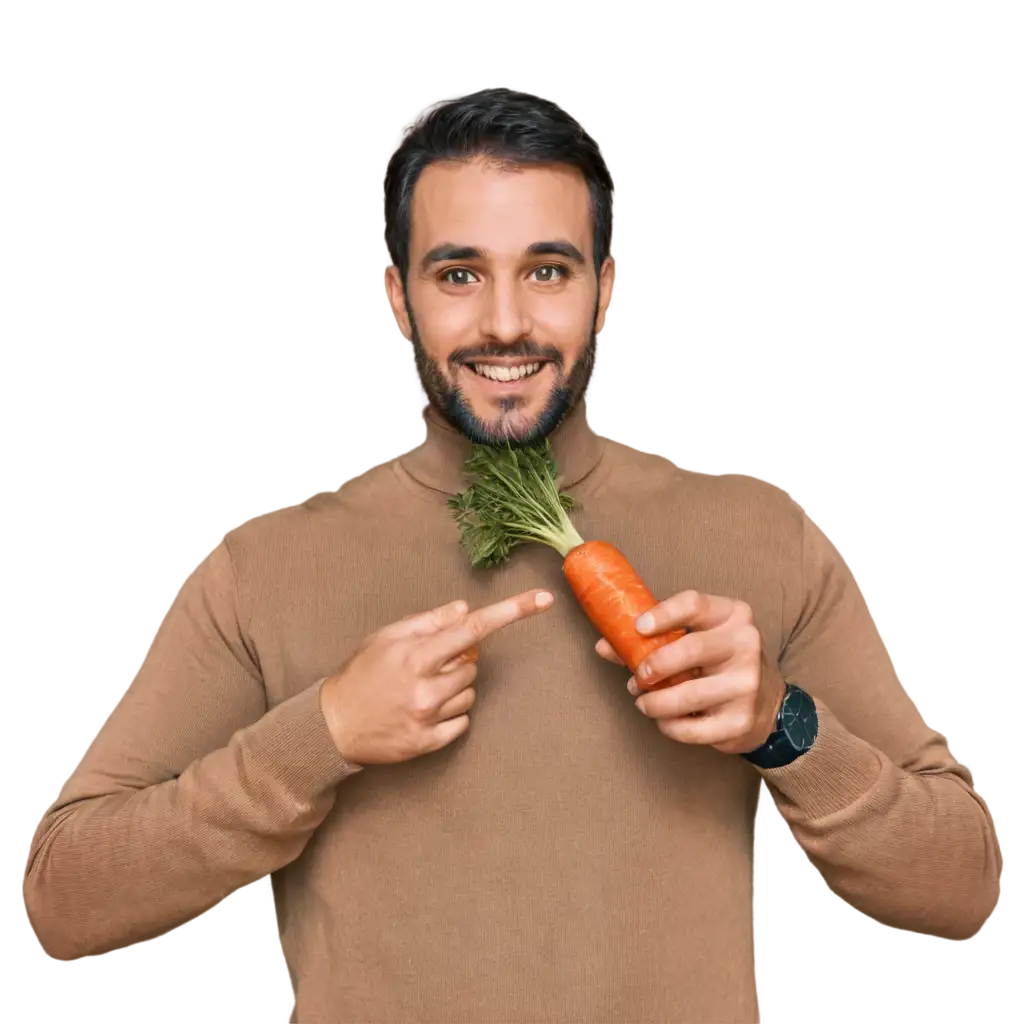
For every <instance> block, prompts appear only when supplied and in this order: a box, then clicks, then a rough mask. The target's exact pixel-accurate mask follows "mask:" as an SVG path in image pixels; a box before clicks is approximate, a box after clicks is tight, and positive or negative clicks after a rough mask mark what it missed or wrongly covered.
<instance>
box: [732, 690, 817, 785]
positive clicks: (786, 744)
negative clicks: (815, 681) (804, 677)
mask: <svg viewBox="0 0 1024 1024" xmlns="http://www.w3.org/2000/svg"><path fill="white" fill-rule="evenodd" d="M817 735H818V710H817V708H816V707H815V706H814V699H813V698H812V697H811V695H810V694H809V693H806V692H805V691H804V690H801V689H800V687H799V686H797V685H795V684H794V683H789V682H787V683H786V693H785V695H784V696H783V698H782V704H780V705H779V714H778V716H777V717H776V719H775V731H774V732H773V733H772V734H771V736H769V737H768V739H766V740H765V741H764V743H762V744H761V746H759V747H757V748H756V749H755V750H750V751H747V753H745V754H742V755H741V756H742V757H745V758H746V759H747V760H748V761H750V762H751V763H752V764H756V765H757V767H758V768H782V767H784V766H785V765H787V764H790V763H792V762H793V761H795V760H796V759H797V758H798V757H799V756H800V755H801V754H806V753H807V751H808V750H810V749H811V747H812V746H814V740H815V737H816V736H817Z"/></svg>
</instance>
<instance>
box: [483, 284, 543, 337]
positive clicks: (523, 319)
mask: <svg viewBox="0 0 1024 1024" xmlns="http://www.w3.org/2000/svg"><path fill="white" fill-rule="evenodd" d="M526 298H527V297H526V296H525V295H523V294H522V290H521V288H520V286H519V283H518V282H517V281H515V280H514V279H513V280H508V279H498V278H492V279H491V282H490V287H489V288H488V289H487V296H486V299H485V303H486V304H485V306H484V309H483V316H482V318H481V323H480V329H481V332H482V333H483V334H484V335H486V336H487V337H488V338H490V339H491V340H493V341H497V342H499V343H500V344H503V345H512V344H514V343H515V342H517V341H522V340H524V339H526V338H528V337H529V336H530V334H531V332H532V330H533V321H532V319H531V317H530V311H529V307H528V304H527V301H526Z"/></svg>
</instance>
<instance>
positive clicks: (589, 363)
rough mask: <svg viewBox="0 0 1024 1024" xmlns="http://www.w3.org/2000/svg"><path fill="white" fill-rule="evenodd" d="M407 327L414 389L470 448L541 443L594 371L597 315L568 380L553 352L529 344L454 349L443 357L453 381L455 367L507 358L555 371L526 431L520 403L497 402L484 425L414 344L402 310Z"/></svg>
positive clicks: (454, 386) (414, 330)
mask: <svg viewBox="0 0 1024 1024" xmlns="http://www.w3.org/2000/svg"><path fill="white" fill-rule="evenodd" d="M406 308H407V310H408V313H409V322H410V324H411V325H412V347H413V352H414V353H415V357H416V372H417V373H418V374H419V378H420V383H421V384H422V385H423V390H424V391H425V392H426V393H427V399H428V401H429V402H430V404H431V405H432V406H433V407H434V408H435V409H436V410H437V411H438V412H439V413H440V414H441V415H442V416H443V417H444V418H445V419H446V420H447V421H448V422H449V423H450V424H451V425H452V426H453V427H455V429H456V430H459V431H461V432H462V433H463V434H465V435H466V437H468V438H469V439H470V440H471V441H473V442H474V443H476V444H501V445H504V444H506V443H507V444H511V445H512V447H513V448H520V447H525V446H527V445H531V444H534V443H536V442H537V441H540V440H542V439H543V438H545V437H547V436H548V434H550V433H551V432H552V431H553V430H554V429H555V428H556V427H557V426H558V425H559V424H560V423H561V422H562V420H564V419H565V417H566V416H567V415H568V414H569V413H570V411H571V410H572V409H574V408H575V407H576V405H577V404H578V403H579V401H580V399H581V398H582V397H583V395H584V394H585V392H586V390H587V385H588V384H589V383H590V376H591V374H592V373H593V371H594V360H595V358H596V356H597V332H596V331H595V329H594V328H595V327H596V325H597V309H596V308H595V310H594V319H593V322H592V323H591V325H590V338H589V340H588V341H587V344H586V346H585V347H584V349H583V351H582V352H581V353H580V355H579V358H578V359H577V360H576V362H575V363H573V366H572V369H571V370H570V371H569V373H568V375H566V373H565V360H564V358H563V357H562V354H561V352H559V351H558V350H557V349H556V348H554V347H553V346H550V345H548V346H544V345H537V344H535V343H534V342H532V341H525V340H524V341H517V342H514V343H513V344H511V345H500V344H491V345H483V346H480V347H478V348H473V349H469V348H463V349H457V350H456V351H455V352H453V353H452V354H451V355H450V356H449V357H448V368H449V370H450V371H451V373H452V376H454V375H455V371H456V369H457V368H458V366H460V365H463V364H465V363H468V362H472V357H474V356H475V357H478V358H479V357H485V356H491V357H494V356H509V357H512V358H520V357H522V358H527V359H528V358H530V357H535V358H537V359H549V360H550V361H551V363H552V365H553V366H554V368H555V386H554V387H553V388H552V389H551V393H550V394H549V395H548V399H547V402H546V403H545V404H544V408H543V409H541V411H540V413H539V414H538V415H537V418H536V420H535V421H534V422H533V424H532V425H526V426H523V425H522V422H523V416H522V413H521V412H520V407H521V406H522V405H523V404H524V400H523V399H520V398H503V399H501V401H500V403H499V404H500V408H501V411H500V412H499V414H498V416H497V417H496V418H495V419H493V420H490V421H485V420H482V419H480V417H479V416H477V415H476V413H474V412H473V410H472V408H471V407H470V404H469V402H468V401H467V400H466V397H465V395H463V393H462V388H460V387H459V385H458V384H450V383H449V382H448V378H447V377H446V376H445V375H444V373H443V372H442V371H441V367H440V366H439V365H438V363H437V361H436V360H435V359H433V358H431V356H430V355H428V354H427V350H426V349H425V348H424V347H423V342H422V341H421V339H420V332H419V329H418V328H417V326H416V320H415V319H414V317H413V315H412V310H411V309H409V308H408V304H407V306H406Z"/></svg>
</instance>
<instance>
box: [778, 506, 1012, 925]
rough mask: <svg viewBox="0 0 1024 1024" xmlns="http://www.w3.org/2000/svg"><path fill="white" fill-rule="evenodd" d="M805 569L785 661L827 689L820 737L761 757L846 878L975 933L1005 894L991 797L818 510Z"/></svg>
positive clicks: (797, 820)
mask: <svg viewBox="0 0 1024 1024" xmlns="http://www.w3.org/2000/svg"><path fill="white" fill-rule="evenodd" d="M802 511H803V510H802V509H801V512H802ZM803 581H804V582H803V593H802V603H801V608H800V612H799V617H798V619H797V622H796V625H795V627H794V629H793V631H792V633H791V634H790V637H789V640H788V642H787V644H786V646H785V648H784V650H783V652H782V655H781V657H780V659H779V664H778V667H777V670H778V671H781V673H782V675H783V677H784V678H786V679H788V680H791V681H792V682H795V683H796V684H797V685H799V686H801V687H803V688H804V689H805V690H807V692H808V693H810V694H811V695H812V696H813V697H814V700H815V703H816V705H817V707H818V716H819V732H818V737H817V740H816V741H815V744H814V746H813V747H811V749H810V750H809V751H808V752H807V753H806V754H804V755H803V756H802V757H799V758H797V759H796V760H795V761H794V762H793V763H792V764H789V765H786V766H785V767H783V768H772V769H764V770H761V769H759V771H761V774H762V776H763V777H764V779H765V781H766V782H767V784H768V788H769V790H770V792H771V794H772V797H773V798H774V800H775V803H776V806H777V807H778V809H779V811H780V812H781V813H782V816H783V817H784V818H785V820H786V821H787V823H788V824H789V827H790V829H791V830H792V832H793V835H794V836H795V837H796V839H797V842H798V843H799V844H800V846H801V847H802V848H803V850H804V852H805V853H806V854H807V856H808V857H809V858H810V860H811V862H812V863H813V864H814V865H815V867H816V868H817V869H818V870H819V871H820V872H821V874H822V876H823V877H824V879H825V881H826V883H827V884H828V886H829V888H830V889H832V890H833V892H835V893H837V894H838V895H839V896H841V897H842V898H843V899H844V900H846V901H847V902H848V903H850V904H852V905H853V906H855V907H856V908H857V909H858V910H861V911H863V912H864V913H865V914H868V915H869V916H870V917H873V918H875V919H876V920H878V921H881V922H883V923H884V924H888V925H892V926H893V927H896V928H906V929H909V930H911V931H918V932H926V933H928V934H931V935H939V936H943V937H945V938H951V939H965V938H969V937H970V936H971V935H974V934H975V933H976V932H977V931H978V929H979V928H981V926H982V924H983V923H984V922H985V920H986V919H987V918H988V916H989V914H991V912H992V910H993V908H994V907H995V904H996V901H997V899H998V896H999V876H1000V872H1001V869H1002V858H1001V855H1000V851H999V845H998V842H997V840H996V834H995V828H994V826H993V823H992V818H991V816H990V814H989V812H988V808H987V807H986V805H985V802H984V801H983V800H982V799H981V797H980V796H978V794H977V793H976V792H975V791H974V789H973V780H972V778H971V773H970V772H969V771H968V770H967V768H966V767H965V766H964V765H962V764H959V763H957V761H956V760H955V759H954V758H953V756H952V754H951V753H950V752H949V748H948V747H947V745H946V740H945V738H944V737H943V736H941V735H940V734H939V733H937V732H934V731H933V730H932V729H930V728H928V726H927V725H926V724H925V723H924V721H923V720H922V718H921V715H920V714H919V713H918V711H917V708H916V707H915V706H914V704H913V703H912V702H911V700H910V698H909V697H908V696H907V694H906V692H905V691H904V689H903V687H902V685H901V684H900V681H899V679H898V678H897V677H896V673H895V670H894V668H893V665H892V662H891V661H890V659H889V656H888V653H887V652H886V649H885V647H884V645H883V644H882V640H881V638H880V636H879V634H878V630H877V629H876V627H875V624H874V621H873V620H872V618H871V615H870V613H869V611H868V608H867V605H866V603H865V601H864V598H863V596H862V594H861V592H860V589H859V588H858V586H857V583H856V582H855V580H854V578H853V575H852V573H851V572H850V570H849V568H848V567H847V565H846V563H845V562H844V561H843V559H842V557H841V556H840V555H839V552H838V551H837V550H836V549H835V547H834V546H833V545H832V544H831V542H830V541H829V540H828V538H827V537H826V536H825V535H824V534H823V533H822V531H821V530H820V529H819V528H818V527H817V526H816V525H815V524H814V523H813V522H812V521H811V520H810V519H809V518H808V517H807V515H806V513H804V514H803ZM770 670H772V671H775V670H776V669H775V667H771V669H770Z"/></svg>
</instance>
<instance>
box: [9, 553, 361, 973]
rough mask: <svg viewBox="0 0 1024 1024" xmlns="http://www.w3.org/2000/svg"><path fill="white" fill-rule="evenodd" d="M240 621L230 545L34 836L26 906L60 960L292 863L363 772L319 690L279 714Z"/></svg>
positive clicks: (164, 923)
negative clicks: (348, 754)
mask: <svg viewBox="0 0 1024 1024" xmlns="http://www.w3.org/2000/svg"><path fill="white" fill-rule="evenodd" d="M239 619H240V616H239V612H238V605H237V600H236V588H235V579H234V572H233V568H232V564H231V557H230V553H229V550H228V547H227V542H226V541H223V542H221V544H219V545H218V546H217V548H216V549H214V551H213V552H212V553H211V554H210V555H209V556H208V557H207V558H206V559H205V560H204V561H203V562H202V563H201V564H200V565H199V567H198V568H197V569H196V570H195V571H194V572H193V573H192V574H191V575H190V576H189V578H188V579H187V580H186V582H185V583H184V585H183V586H182V588H181V590H180V591H179V593H178V595H177V597H176V598H175V600H174V602H173V604H172V606H171V608H170V610H169V611H168V613H167V615H166V616H165V618H164V620H163V622H162V623H161V625H160V628H159V630H158V632H157V635H156V637H155V639H154V641H153V643H152V646H151V647H150V649H149V652H148V653H147V655H146V658H145V659H144V662H143V665H142V667H141V669H140V670H139V672H138V674H137V676H136V677H135V679H134V681H133V682H132V684H131V686H130V687H129V688H128V690H127V692H126V693H125V695H124V696H123V697H122V699H121V700H120V702H119V703H118V705H117V707H116V708H115V709H114V711H113V713H112V714H111V715H110V717H109V718H108V719H107V721H106V723H105V724H104V726H103V727H102V729H101V730H100V732H99V734H98V735H97V737H96V738H95V740H94V741H93V742H92V744H91V745H90V747H89V749H88V751H87V752H86V754H85V756H84V758H83V760H82V761H81V763H80V764H79V765H78V767H77V768H76V769H75V771H74V773H73V774H72V776H71V778H70V779H69V780H68V781H67V782H66V783H65V785H64V787H63V789H62V790H61V792H60V794H59V796H58V798H57V800H56V802H55V803H54V804H53V805H52V806H51V807H50V808H49V810H48V811H47V812H46V814H45V815H44V817H43V819H42V821H41V822H40V824H39V826H38V828H37V829H36V832H35V835H34V837H33V840H32V844H31V850H30V853H29V857H28V864H27V867H26V871H25V877H24V898H25V905H26V908H27V910H28V915H29V919H30V921H31V924H32V927H33V929H34V930H35V933H36V935H37V936H38V938H39V941H40V943H41V944H42V946H43V948H44V949H45V950H46V952H47V953H48V954H50V956H53V957H55V958H57V959H61V960H71V959H76V958H78V957H81V956H88V955H92V954H97V953H103V952H106V951H107V950H111V949H117V948H119V947H122V946H127V945H129V944H131V943H134V942H139V941H142V940H144V939H149V938H153V937H154V936H157V935H161V934H163V933H164V932H167V931H169V930H170V929H172V928H174V927H176V926H177V925H180V924H182V923H183V922H185V921H188V920H190V919H191V918H194V917H196V916H197V915H199V914H201V913H202V912H203V911H204V910H207V909H208V908H209V907H212V906H213V905H214V904H216V903H218V902H219V901H220V900H222V899H223V898H224V897H225V896H227V895H228V894H229V893H231V892H233V891H234V890H235V889H238V888H240V887H241V886H243V885H246V884H247V883H249V882H252V881H255V880H256V879H258V878H261V877H263V876H264V875H267V874H269V873H270V872H272V871H275V870H276V869H278V868H281V867H283V866H284V865H286V864H288V863H290V862H291V861H293V860H294V859H295V858H296V857H298V856H299V854H300V853H301V852H302V850H303V848H304V847H305V845H306V843H307V841H308V840H309V838H310V836H311V835H312V833H313V831H314V830H315V829H316V827H317V826H318V825H319V824H320V822H321V821H322V820H323V819H324V817H325V816H326V815H327V813H328V812H329V811H330V809H331V807H332V806H333V804H334V800H335V787H336V785H337V784H338V783H339V782H340V781H341V780H342V779H344V778H346V777H347V776H348V775H350V774H351V773H352V772H354V771H359V770H360V768H359V766H356V765H351V764H349V763H348V762H347V761H345V759H344V758H343V757H342V756H341V754H340V752H339V751H338V749H337V747H336V746H335V744H334V742H333V740H332V738H331V734H330V732H329V730H328V728H327V723H326V720H325V719H324V716H323V713H322V711H321V709H320V702H319V697H320V688H321V685H322V683H323V680H322V679H320V680H317V682H315V683H314V684H312V685H310V686H308V687H306V688H305V689H303V690H301V691H300V692H299V693H297V694H296V695H295V696H292V697H290V698H289V699H287V700H285V701H284V702H282V703H280V704H278V705H277V706H275V707H274V708H272V709H270V710H268V702H267V695H266V691H265V688H264V686H263V683H262V679H261V676H260V671H259V668H258V665H257V662H256V659H255V656H254V654H253V653H252V652H251V650H250V648H249V646H248V645H247V641H246V638H245V636H244V633H243V629H242V626H241V624H240V621H239Z"/></svg>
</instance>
